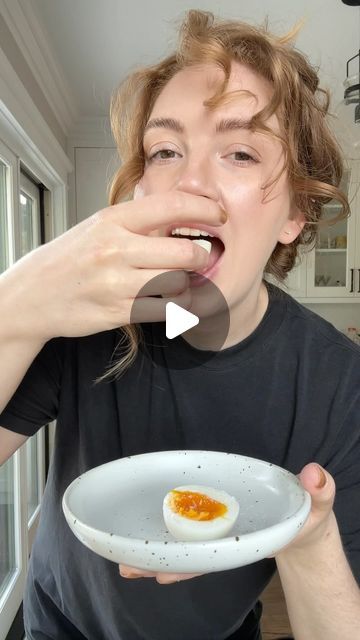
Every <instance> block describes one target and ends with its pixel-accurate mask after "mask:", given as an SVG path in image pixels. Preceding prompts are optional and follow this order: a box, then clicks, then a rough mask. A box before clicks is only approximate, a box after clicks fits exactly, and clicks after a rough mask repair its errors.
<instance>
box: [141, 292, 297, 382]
mask: <svg viewBox="0 0 360 640" xmlns="http://www.w3.org/2000/svg"><path fill="white" fill-rule="evenodd" d="M265 286H266V288H267V291H268V296H269V302H268V305H267V308H266V311H265V313H264V315H263V317H262V319H261V320H260V322H259V324H258V325H257V327H256V328H255V329H254V330H253V331H252V332H251V333H250V334H249V335H248V336H247V337H246V338H244V339H243V340H241V341H240V342H238V343H237V344H235V345H232V346H231V347H228V348H226V349H222V350H221V351H218V352H217V353H215V354H214V355H211V353H213V352H204V351H202V350H199V349H196V348H195V347H193V346H191V345H190V344H189V343H188V342H187V341H186V340H185V339H184V338H183V337H182V336H181V335H180V336H178V337H177V338H174V339H172V340H171V341H169V340H168V339H167V338H166V334H165V322H156V323H150V324H151V327H152V331H151V333H152V337H153V338H156V344H157V345H159V346H160V348H162V349H164V348H165V349H164V355H165V358H166V362H167V366H168V367H169V368H170V369H171V368H172V364H173V368H174V369H177V368H179V367H178V365H179V363H180V362H181V363H182V366H181V368H182V369H185V368H189V369H190V368H193V367H196V366H201V367H202V368H206V369H210V370H213V371H215V370H219V371H221V370H226V369H228V368H232V367H234V366H238V365H240V364H242V363H244V362H245V361H247V360H249V358H253V357H254V356H257V355H258V354H259V353H260V352H262V351H263V350H264V349H266V348H267V346H268V345H270V344H271V342H272V339H273V337H274V335H275V333H277V331H278V330H279V328H280V326H281V324H282V322H283V320H284V318H285V315H286V311H287V306H288V300H289V296H288V294H287V293H285V292H284V291H282V290H281V289H279V288H278V287H276V286H275V285H273V284H271V283H269V282H267V281H265ZM204 354H209V356H210V357H209V360H208V361H207V362H205V363H204ZM185 365H188V367H187V366H185Z"/></svg>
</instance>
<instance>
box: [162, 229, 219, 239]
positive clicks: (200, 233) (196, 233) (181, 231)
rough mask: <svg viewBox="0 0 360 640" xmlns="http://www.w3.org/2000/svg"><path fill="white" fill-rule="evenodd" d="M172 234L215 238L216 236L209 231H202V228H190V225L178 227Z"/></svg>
mask: <svg viewBox="0 0 360 640" xmlns="http://www.w3.org/2000/svg"><path fill="white" fill-rule="evenodd" d="M171 235H172V236H175V235H176V236H198V237H199V236H204V237H206V236H210V238H213V237H214V236H213V235H211V233H208V232H207V231H202V230H201V229H190V228H189V227H177V228H176V229H173V230H172V232H171Z"/></svg>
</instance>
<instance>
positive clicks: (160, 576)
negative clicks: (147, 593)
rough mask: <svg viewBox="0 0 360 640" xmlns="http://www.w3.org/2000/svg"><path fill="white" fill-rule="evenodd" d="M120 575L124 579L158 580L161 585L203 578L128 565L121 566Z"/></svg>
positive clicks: (195, 574) (195, 575) (191, 574)
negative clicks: (144, 569)
mask: <svg viewBox="0 0 360 640" xmlns="http://www.w3.org/2000/svg"><path fill="white" fill-rule="evenodd" d="M119 573H120V575H121V576H122V577H123V578H156V581H157V582H158V583H159V584H172V583H173V582H181V581H182V580H190V578H196V577H197V576H201V575H202V574H201V573H161V572H160V571H158V572H156V571H143V570H142V569H135V567H129V566H127V565H126V564H119Z"/></svg>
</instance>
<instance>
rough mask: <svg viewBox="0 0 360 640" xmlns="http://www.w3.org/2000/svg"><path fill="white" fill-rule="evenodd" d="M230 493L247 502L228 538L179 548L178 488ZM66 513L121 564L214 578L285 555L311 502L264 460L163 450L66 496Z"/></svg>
mask: <svg viewBox="0 0 360 640" xmlns="http://www.w3.org/2000/svg"><path fill="white" fill-rule="evenodd" d="M184 484H199V485H205V486H212V487H215V488H219V489H222V490H224V491H227V493H229V494H230V495H233V496H234V497H235V498H236V499H237V500H238V502H239V505H240V513H239V516H238V519H237V521H236V523H235V525H234V527H233V529H232V530H231V532H230V534H229V535H228V536H227V537H226V538H221V539H218V540H210V541H206V542H178V541H176V540H174V538H172V536H171V535H170V534H169V533H168V532H167V530H166V527H165V524H164V521H163V515H162V503H163V499H164V496H165V495H166V493H167V492H168V491H170V490H171V489H173V488H174V487H176V486H178V485H184ZM62 504H63V510H64V514H65V517H66V519H67V522H68V524H69V526H70V528H71V529H72V531H73V532H74V534H75V536H76V537H77V538H78V539H79V540H80V541H81V542H82V543H83V544H84V545H85V546H86V547H88V548H89V549H92V551H94V552H95V553H98V554H99V555H100V556H103V557H104V558H107V559H108V560H113V561H114V562H117V563H123V564H128V565H131V566H133V567H137V568H138V569H147V570H149V571H164V572H180V573H181V572H182V573H192V572H194V573H208V572H212V571H223V570H225V569H235V568H236V567H241V566H245V565H247V564H251V563H252V562H256V561H257V560H261V559H263V558H266V557H268V556H269V555H272V554H273V553H275V552H276V551H279V549H281V548H282V547H283V546H285V545H286V544H288V543H289V542H290V540H292V538H294V537H295V536H296V534H297V533H298V531H299V530H300V529H301V528H302V526H303V525H304V523H305V521H306V518H307V517H308V515H309V512H310V508H311V497H310V495H309V493H308V492H307V491H305V490H304V489H303V487H302V486H301V483H300V481H299V480H298V479H297V477H296V476H294V475H293V474H292V473H290V472H289V471H286V470H285V469H282V468H281V467H278V466H276V465H273V464H270V463H269V462H265V461H263V460H257V459H256V458H249V457H246V456H241V455H235V454H232V453H231V454H227V453H221V452H216V451H192V450H190V451H189V450H188V451H161V452H156V453H147V454H142V455H137V456H132V457H128V458H121V459H120V460H114V461H113V462H109V463H107V464H104V465H101V466H100V467H96V468H95V469H91V470H90V471H88V472H87V473H85V474H83V475H82V476H80V477H79V478H77V479H76V480H74V481H73V482H72V483H71V484H70V486H69V487H68V488H67V490H66V491H65V494H64V497H63V503H62Z"/></svg>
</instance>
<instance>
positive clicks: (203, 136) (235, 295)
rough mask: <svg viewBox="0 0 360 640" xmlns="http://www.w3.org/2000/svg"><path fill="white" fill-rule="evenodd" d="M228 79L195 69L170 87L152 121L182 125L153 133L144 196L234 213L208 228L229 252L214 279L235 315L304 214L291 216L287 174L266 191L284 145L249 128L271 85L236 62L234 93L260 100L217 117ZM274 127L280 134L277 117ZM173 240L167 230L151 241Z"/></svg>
mask: <svg viewBox="0 0 360 640" xmlns="http://www.w3.org/2000/svg"><path fill="white" fill-rule="evenodd" d="M222 78H223V72H222V71H221V70H220V69H219V68H217V67H216V66H215V65H203V66H197V67H189V68H186V69H184V70H182V71H180V72H179V73H177V74H176V75H175V76H174V77H173V78H172V79H171V80H170V81H169V82H168V84H167V85H166V86H165V87H164V89H163V90H162V92H161V94H160V95H159V97H158V99H157V100H156V102H155V104H154V108H153V110H152V112H151V115H150V118H149V121H150V120H152V121H153V120H154V119H160V118H161V119H171V120H172V121H175V122H177V123H178V126H176V127H175V126H171V123H167V124H166V123H165V126H156V127H155V126H150V127H149V128H147V129H146V131H145V134H144V152H145V158H146V162H145V168H144V175H143V178H142V180H141V187H142V191H143V193H144V195H147V194H152V193H161V192H164V191H171V190H180V191H185V192H188V193H191V194H197V195H201V196H206V197H207V198H211V199H212V200H214V201H216V202H218V203H219V204H220V206H221V207H222V208H223V209H225V211H226V212H227V213H228V221H227V222H226V223H225V225H223V226H222V227H217V228H216V229H215V228H213V229H211V227H209V231H210V232H211V231H214V233H215V234H217V235H219V236H220V238H221V240H222V242H223V244H224V246H225V251H224V253H223V254H222V255H221V258H220V260H219V264H218V266H216V265H215V269H214V272H213V274H212V275H211V276H208V277H211V280H212V281H213V282H214V283H215V284H216V285H217V286H218V287H219V288H220V290H221V291H222V293H223V295H224V296H225V298H226V300H227V303H228V305H229V307H230V308H231V307H232V306H233V305H236V303H239V302H241V300H243V299H245V298H246V296H247V294H248V293H249V292H250V291H252V290H254V287H255V288H256V287H258V289H259V288H260V285H261V281H262V276H263V269H264V267H265V265H266V263H267V261H268V258H269V257H270V255H271V253H272V251H273V249H274V247H275V246H276V244H277V242H282V243H284V244H287V243H289V242H291V241H292V240H294V239H295V237H296V236H297V235H298V234H299V233H300V231H301V228H302V226H303V222H302V216H301V214H300V213H299V212H296V211H295V210H292V206H291V198H290V190H289V184H288V180H287V176H286V173H285V172H284V173H283V175H282V176H281V178H280V180H279V181H278V182H277V183H276V184H275V186H273V187H271V188H270V190H267V192H264V190H263V188H262V187H263V186H264V185H266V183H267V182H269V180H271V179H272V178H273V177H275V176H276V175H277V174H278V173H279V171H280V170H281V168H282V166H283V162H284V154H283V151H282V147H281V144H280V142H279V141H277V140H276V139H274V138H272V137H270V136H266V135H264V134H261V133H259V132H252V131H250V130H249V129H248V128H246V122H247V121H249V120H250V119H251V117H252V116H253V115H254V114H255V113H256V112H258V111H260V110H261V109H262V108H263V107H264V106H265V104H266V103H268V101H269V100H270V97H271V85H270V84H269V83H268V82H267V81H266V80H265V79H264V78H262V77H261V76H259V75H257V74H255V73H254V72H252V71H251V70H250V69H249V68H247V67H246V66H244V65H242V64H240V63H237V62H236V63H233V64H232V71H231V76H230V81H229V85H228V89H227V91H229V92H231V91H235V90H239V89H241V90H247V91H250V92H251V93H252V94H254V95H253V96H251V95H249V94H243V95H241V96H239V97H236V99H235V100H232V101H231V102H230V103H229V104H227V105H225V106H221V107H219V108H218V109H217V110H215V111H210V110H208V109H207V108H206V107H204V101H205V100H207V99H208V98H210V97H212V96H213V95H214V92H215V86H216V84H214V83H216V81H218V80H221V79H222ZM235 120H237V121H238V122H237V123H235V122H234V121H235ZM221 121H227V123H226V122H225V123H224V122H223V125H225V126H222V127H219V123H220V122H221ZM230 121H233V122H232V123H231V122H230ZM241 123H243V124H242V125H241ZM226 124H227V125H228V126H226ZM267 124H268V126H270V127H271V128H272V130H273V131H275V132H278V131H279V123H278V119H277V117H276V116H275V115H273V116H271V118H270V120H269V121H268V122H267ZM244 125H245V126H244ZM218 128H219V129H220V130H219V131H217V129H218ZM174 223H176V220H174ZM178 226H179V225H178ZM193 226H194V225H193ZM199 226H200V228H203V227H204V225H199ZM286 232H287V233H286ZM168 234H169V229H168V227H167V228H165V227H164V228H160V229H158V230H156V231H155V232H152V234H151V235H157V236H165V235H168Z"/></svg>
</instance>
